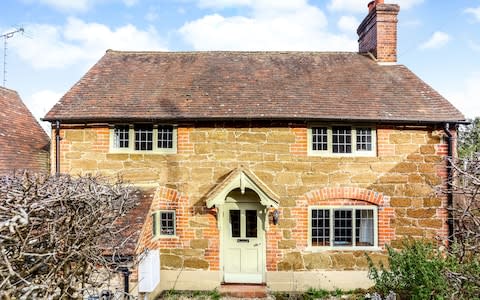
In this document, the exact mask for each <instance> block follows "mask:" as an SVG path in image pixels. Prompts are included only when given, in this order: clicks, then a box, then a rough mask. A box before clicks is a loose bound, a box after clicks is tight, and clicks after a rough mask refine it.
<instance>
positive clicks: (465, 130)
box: [458, 117, 480, 158]
mask: <svg viewBox="0 0 480 300" xmlns="http://www.w3.org/2000/svg"><path fill="white" fill-rule="evenodd" d="M471 122H472V124H470V125H466V126H463V127H460V128H459V131H458V155H459V157H461V158H466V157H471V156H473V154H474V153H480V117H477V118H475V119H474V120H471Z"/></svg>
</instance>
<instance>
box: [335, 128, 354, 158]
mask: <svg viewBox="0 0 480 300" xmlns="http://www.w3.org/2000/svg"><path fill="white" fill-rule="evenodd" d="M332 140H333V143H332V151H333V153H352V129H351V128H350V127H345V126H336V127H332Z"/></svg>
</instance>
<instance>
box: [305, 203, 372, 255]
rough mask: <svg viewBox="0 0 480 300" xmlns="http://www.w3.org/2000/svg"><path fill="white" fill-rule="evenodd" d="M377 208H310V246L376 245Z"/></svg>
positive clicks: (352, 246)
mask: <svg viewBox="0 0 480 300" xmlns="http://www.w3.org/2000/svg"><path fill="white" fill-rule="evenodd" d="M376 220H377V208H376V207H375V206H371V207H370V206H368V207H367V206H355V207H341V208H334V207H332V208H311V209H310V220H309V222H310V226H309V227H310V228H309V230H310V245H311V246H313V247H333V248H339V247H350V248H358V247H373V246H376V243H377V242H376V232H377V224H376V222H377V221H376Z"/></svg>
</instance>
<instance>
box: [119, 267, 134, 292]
mask: <svg viewBox="0 0 480 300" xmlns="http://www.w3.org/2000/svg"><path fill="white" fill-rule="evenodd" d="M119 270H120V272H122V274H123V292H124V296H123V299H130V296H128V293H129V292H130V284H129V281H130V280H129V276H130V274H131V272H130V270H129V269H128V267H122V268H119Z"/></svg>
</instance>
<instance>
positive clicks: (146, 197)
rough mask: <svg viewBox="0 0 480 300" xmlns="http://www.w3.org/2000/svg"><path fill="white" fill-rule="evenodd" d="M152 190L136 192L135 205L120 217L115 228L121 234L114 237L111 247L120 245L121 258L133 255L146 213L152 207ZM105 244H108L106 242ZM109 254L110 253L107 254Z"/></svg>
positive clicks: (153, 192)
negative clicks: (119, 230)
mask: <svg viewBox="0 0 480 300" xmlns="http://www.w3.org/2000/svg"><path fill="white" fill-rule="evenodd" d="M154 194H155V191H154V190H144V191H140V190H139V191H137V193H136V194H135V195H134V197H135V199H137V205H136V206H135V207H134V208H132V209H131V210H130V211H129V212H128V213H127V214H126V215H125V216H122V217H121V218H120V219H119V220H118V222H117V223H116V226H118V228H119V229H121V233H120V234H117V235H116V236H115V239H116V240H115V241H112V242H113V243H111V244H112V245H121V246H120V247H119V249H117V250H118V253H117V254H120V255H122V256H125V255H127V256H128V255H134V254H135V248H136V247H137V243H138V239H139V237H140V233H141V231H142V227H143V224H144V223H145V222H146V219H147V216H148V211H149V210H150V206H151V205H152V200H153V196H154ZM106 243H107V244H110V243H109V242H108V241H106ZM108 254H111V253H108Z"/></svg>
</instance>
